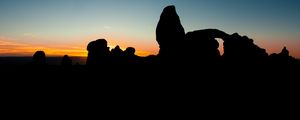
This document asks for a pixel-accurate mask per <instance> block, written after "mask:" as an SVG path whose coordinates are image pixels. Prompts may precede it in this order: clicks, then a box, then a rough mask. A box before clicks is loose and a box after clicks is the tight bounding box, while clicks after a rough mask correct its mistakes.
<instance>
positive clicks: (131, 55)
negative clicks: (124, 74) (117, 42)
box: [124, 47, 137, 64]
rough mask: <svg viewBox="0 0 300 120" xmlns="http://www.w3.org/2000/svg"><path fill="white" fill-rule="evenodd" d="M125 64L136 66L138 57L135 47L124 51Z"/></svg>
mask: <svg viewBox="0 0 300 120" xmlns="http://www.w3.org/2000/svg"><path fill="white" fill-rule="evenodd" d="M124 62H125V64H136V63H137V56H136V55H135V49H134V48H133V47H128V48H127V49H126V50H125V51H124Z"/></svg>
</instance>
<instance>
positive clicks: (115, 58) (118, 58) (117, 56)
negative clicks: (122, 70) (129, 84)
mask: <svg viewBox="0 0 300 120" xmlns="http://www.w3.org/2000/svg"><path fill="white" fill-rule="evenodd" d="M110 56H111V59H112V62H113V63H114V64H120V63H121V62H122V59H123V56H124V51H123V50H122V49H121V48H120V46H116V47H115V48H114V49H112V50H111V52H110Z"/></svg>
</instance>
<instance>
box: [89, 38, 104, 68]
mask: <svg viewBox="0 0 300 120" xmlns="http://www.w3.org/2000/svg"><path fill="white" fill-rule="evenodd" d="M87 50H88V58H87V62H86V64H87V65H89V66H93V65H106V64H108V62H109V47H107V41H106V40H105V39H98V40H96V41H92V42H90V43H89V44H88V46H87Z"/></svg>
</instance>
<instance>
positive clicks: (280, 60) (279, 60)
mask: <svg viewBox="0 0 300 120" xmlns="http://www.w3.org/2000/svg"><path fill="white" fill-rule="evenodd" d="M270 62H271V63H272V64H280V65H289V64H297V63H298V61H297V59H296V58H294V57H292V56H290V52H289V51H288V50H287V48H286V47H284V48H283V49H282V51H281V53H279V54H276V53H273V54H271V55H270Z"/></svg>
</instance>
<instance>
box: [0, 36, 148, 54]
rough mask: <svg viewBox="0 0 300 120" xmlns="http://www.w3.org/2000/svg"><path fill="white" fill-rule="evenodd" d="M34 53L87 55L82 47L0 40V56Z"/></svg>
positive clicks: (139, 52)
mask: <svg viewBox="0 0 300 120" xmlns="http://www.w3.org/2000/svg"><path fill="white" fill-rule="evenodd" d="M108 46H109V47H110V48H114V47H115V46H116V45H108ZM122 49H123V48H122ZM123 50H125V49H123ZM36 51H44V52H45V53H46V55H47V56H51V57H54V56H55V57H56V56H63V55H69V56H76V57H87V54H88V52H87V50H86V47H84V46H82V47H78V46H63V47H48V46H38V45H31V44H24V43H17V42H11V41H10V40H3V39H0V56H32V55H33V54H34V53H35V52H36ZM136 54H137V55H138V56H142V57H145V56H148V55H151V54H153V53H151V52H148V51H140V50H137V51H136Z"/></svg>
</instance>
